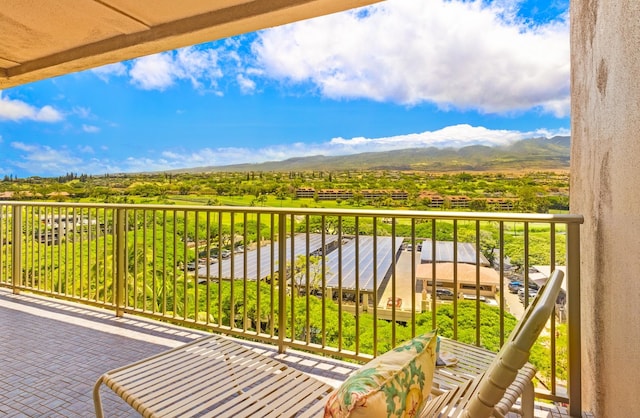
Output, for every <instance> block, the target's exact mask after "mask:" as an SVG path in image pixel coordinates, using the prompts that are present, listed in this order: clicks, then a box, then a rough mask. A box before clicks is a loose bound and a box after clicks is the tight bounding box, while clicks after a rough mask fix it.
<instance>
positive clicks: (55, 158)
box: [11, 142, 82, 174]
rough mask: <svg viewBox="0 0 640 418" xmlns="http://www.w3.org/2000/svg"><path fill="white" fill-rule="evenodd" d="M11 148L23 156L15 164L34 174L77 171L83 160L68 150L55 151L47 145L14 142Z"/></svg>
mask: <svg viewBox="0 0 640 418" xmlns="http://www.w3.org/2000/svg"><path fill="white" fill-rule="evenodd" d="M11 146H12V147H13V148H15V149H17V150H19V151H22V152H23V154H22V155H21V156H20V160H19V161H14V162H13V164H14V165H15V166H17V167H19V168H22V169H23V170H26V171H28V172H32V173H40V174H43V173H51V174H60V173H65V172H67V171H76V168H77V167H78V166H79V165H80V164H81V162H82V160H81V159H80V158H78V157H75V156H74V155H73V154H72V153H71V151H69V150H68V149H66V148H61V149H54V148H52V147H49V146H46V145H31V144H26V143H23V142H12V143H11Z"/></svg>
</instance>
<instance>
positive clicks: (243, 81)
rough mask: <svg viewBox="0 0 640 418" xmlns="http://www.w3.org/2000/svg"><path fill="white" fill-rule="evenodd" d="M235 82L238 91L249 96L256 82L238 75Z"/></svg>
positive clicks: (254, 88)
mask: <svg viewBox="0 0 640 418" xmlns="http://www.w3.org/2000/svg"><path fill="white" fill-rule="evenodd" d="M236 81H237V82H238V85H239V86H240V91H241V92H242V93H244V94H251V93H253V92H254V91H255V90H256V82H255V81H253V80H252V79H250V78H248V77H246V76H245V75H243V74H238V75H237V76H236Z"/></svg>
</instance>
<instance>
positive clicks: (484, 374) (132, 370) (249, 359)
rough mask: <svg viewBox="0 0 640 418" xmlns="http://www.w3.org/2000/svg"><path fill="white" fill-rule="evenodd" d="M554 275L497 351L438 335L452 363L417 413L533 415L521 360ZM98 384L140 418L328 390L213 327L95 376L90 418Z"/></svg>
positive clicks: (282, 411)
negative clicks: (519, 408) (185, 341)
mask: <svg viewBox="0 0 640 418" xmlns="http://www.w3.org/2000/svg"><path fill="white" fill-rule="evenodd" d="M562 278H563V273H562V272H561V271H559V270H556V271H554V273H553V274H552V275H551V277H550V278H549V280H548V282H547V283H546V284H545V285H544V286H543V287H542V288H541V289H540V291H539V292H538V296H537V297H536V298H535V299H534V301H533V302H532V304H531V305H530V306H529V308H528V309H527V310H526V312H525V315H524V317H523V318H522V320H521V321H520V322H519V323H518V325H517V326H516V328H515V329H514V331H513V332H512V333H511V334H510V336H509V339H508V341H507V342H506V343H505V345H504V346H503V347H502V349H501V350H500V352H499V353H498V354H497V355H496V354H494V353H492V352H489V351H487V350H483V349H481V348H478V347H474V346H470V345H468V344H464V343H460V342H457V341H453V340H447V339H443V341H442V350H443V351H449V352H452V353H454V354H455V355H456V356H457V357H458V359H459V362H458V364H457V365H456V366H455V367H451V368H449V367H447V368H439V369H436V372H435V374H434V388H433V394H434V398H433V399H431V400H430V401H429V402H428V403H427V405H426V406H425V408H424V409H423V411H421V413H420V416H421V417H434V416H443V417H453V416H464V417H473V418H479V417H489V416H496V417H502V416H504V415H506V414H507V413H508V412H509V410H511V409H512V408H513V406H514V404H515V403H516V400H517V399H518V398H520V397H521V398H522V404H523V409H522V411H521V413H522V415H523V416H524V417H530V416H533V397H534V395H533V384H532V379H533V376H534V375H535V368H534V367H533V366H531V365H530V364H528V363H527V360H528V358H529V351H530V349H531V346H532V345H533V343H534V342H535V340H536V339H537V337H538V335H539V334H540V332H541V331H542V329H543V328H544V326H545V324H546V322H547V320H548V318H549V316H550V314H551V313H552V312H553V307H554V306H555V301H556V298H557V296H558V293H559V291H560V284H561V282H562ZM103 384H104V385H106V386H107V387H109V388H110V389H112V390H113V391H114V392H115V393H116V394H117V395H118V396H120V397H121V398H122V399H123V400H125V401H126V402H127V403H128V404H129V405H131V406H132V407H133V408H134V409H135V410H136V411H138V412H139V413H140V414H141V415H142V416H144V417H179V416H180V417H183V416H189V417H194V416H202V417H252V416H253V417H255V416H260V417H279V416H299V417H313V416H319V415H320V414H321V411H322V410H323V408H324V401H323V400H324V398H325V397H327V396H328V395H329V394H330V393H331V392H332V391H333V390H335V389H334V388H333V387H332V386H330V385H328V384H326V383H323V382H321V381H319V380H317V379H316V378H313V377H311V376H309V375H307V374H305V373H302V372H300V371H298V370H295V369H293V368H291V367H289V366H287V365H285V364H283V363H281V362H279V361H277V360H274V359H272V358H269V357H266V356H263V355H261V354H259V353H256V352H254V351H252V350H250V349H248V348H246V347H244V346H242V345H240V344H238V343H236V342H234V341H231V340H230V339H228V338H226V337H223V336H220V335H216V334H213V335H211V336H207V337H203V338H200V339H198V340H195V341H193V342H191V343H188V344H185V345H183V346H180V347H177V348H174V349H172V350H169V351H166V352H164V353H161V354H158V355H156V356H153V357H149V358H147V359H144V360H141V361H139V362H136V363H133V364H130V365H127V366H124V367H121V368H118V369H115V370H111V371H109V372H107V373H105V374H103V375H102V376H100V378H99V379H98V381H97V382H96V384H95V386H94V390H93V398H94V405H95V411H96V416H97V417H98V418H102V417H103V411H102V402H101V398H100V387H101V385H103Z"/></svg>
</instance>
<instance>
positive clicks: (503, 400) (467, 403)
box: [421, 270, 564, 418]
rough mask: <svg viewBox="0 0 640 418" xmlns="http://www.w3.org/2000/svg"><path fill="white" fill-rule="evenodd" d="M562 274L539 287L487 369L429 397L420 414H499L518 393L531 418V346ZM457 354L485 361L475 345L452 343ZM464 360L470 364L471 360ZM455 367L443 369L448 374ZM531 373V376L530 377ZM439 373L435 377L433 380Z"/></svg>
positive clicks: (550, 307) (551, 305) (557, 272)
mask: <svg viewBox="0 0 640 418" xmlns="http://www.w3.org/2000/svg"><path fill="white" fill-rule="evenodd" d="M563 276H564V274H563V273H562V272H561V271H560V270H555V271H554V272H553V274H552V275H551V277H550V278H549V280H548V281H547V283H546V284H545V285H544V286H542V287H541V288H540V290H539V291H538V296H537V297H536V298H535V299H534V300H533V301H532V303H531V305H529V307H528V308H527V310H526V311H525V314H524V316H523V318H522V319H521V320H520V321H519V322H518V325H516V328H515V329H514V330H513V331H512V332H511V334H510V335H509V339H508V340H507V341H506V342H505V344H504V345H503V346H502V349H501V350H500V351H499V352H498V354H497V355H495V356H494V358H493V360H492V362H491V363H490V364H489V366H488V368H487V370H486V372H484V373H481V374H480V375H478V376H476V377H472V376H473V375H472V374H469V375H468V376H469V380H467V381H466V382H464V381H460V382H459V386H457V387H454V388H452V389H451V390H449V391H446V392H443V393H442V394H441V395H440V396H437V397H435V398H434V399H433V400H431V401H430V402H429V403H428V404H427V405H426V407H425V408H424V409H423V411H422V413H421V416H422V417H437V416H442V417H473V418H483V417H490V416H495V417H502V416H504V415H506V414H507V413H508V412H509V410H510V409H511V407H512V406H513V405H514V403H515V401H516V399H517V398H518V396H517V395H518V394H520V395H522V397H523V399H522V403H523V410H522V411H521V414H522V415H523V416H525V417H533V385H532V384H531V378H532V377H533V374H532V372H534V371H535V369H534V368H533V366H531V365H530V364H528V363H527V361H528V359H529V354H530V351H531V347H532V346H533V344H534V343H535V341H536V339H537V338H538V336H539V335H540V332H541V331H542V330H543V329H544V327H545V325H546V323H547V321H548V320H549V317H550V315H551V313H552V312H553V308H554V307H555V304H556V299H557V298H558V294H559V293H560V285H561V284H562V279H563ZM451 344H452V345H451V346H449V347H451V348H454V347H455V350H456V352H457V353H459V354H458V355H464V352H465V351H469V354H470V357H471V358H474V357H476V358H478V361H477V362H476V363H478V364H482V362H483V361H486V360H484V359H486V354H484V353H483V352H482V350H480V349H478V348H477V347H472V346H468V345H465V344H462V343H458V342H451ZM465 346H466V348H465ZM465 362H469V363H473V361H471V360H465ZM451 372H455V369H454V370H448V371H443V372H442V373H451ZM529 376H531V377H529ZM437 379H438V376H437V374H436V376H434V381H436V380H437Z"/></svg>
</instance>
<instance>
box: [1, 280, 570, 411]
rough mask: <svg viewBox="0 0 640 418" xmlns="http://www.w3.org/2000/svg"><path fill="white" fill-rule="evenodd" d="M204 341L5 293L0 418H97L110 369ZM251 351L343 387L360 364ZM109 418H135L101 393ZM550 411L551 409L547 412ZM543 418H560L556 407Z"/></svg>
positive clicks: (267, 349) (153, 324)
mask: <svg viewBox="0 0 640 418" xmlns="http://www.w3.org/2000/svg"><path fill="white" fill-rule="evenodd" d="M202 335H204V333H203V332H200V331H194V330H189V329H185V328H180V327H176V326H172V325H168V324H164V323H161V322H157V321H152V320H147V319H145V318H139V317H132V316H129V315H125V317H124V318H117V317H116V316H115V314H114V312H112V311H106V310H101V309H95V308H92V307H87V306H84V305H80V304H73V303H67V302H63V301H58V300H54V299H48V298H42V297H38V296H33V295H29V294H22V295H13V294H12V293H11V292H9V291H7V290H6V289H0V352H1V353H2V355H1V356H0V387H1V388H2V390H0V416H3V417H91V416H94V410H93V399H92V390H93V385H94V383H95V381H96V380H97V379H98V377H99V376H100V375H101V374H102V373H104V372H105V371H107V370H110V369H113V368H116V367H119V366H122V365H125V364H128V363H131V362H133V361H136V360H140V359H142V358H145V357H148V356H151V355H153V354H156V353H159V352H161V351H165V350H166V349H168V348H170V347H175V346H177V345H180V344H183V343H185V342H188V341H190V340H192V339H194V338H198V337H200V336H202ZM242 343H243V344H247V345H251V347H253V348H254V349H258V350H261V351H262V352H263V353H264V354H265V355H270V356H274V357H276V358H278V359H279V360H280V361H283V362H286V363H288V364H290V365H293V366H294V367H295V368H297V369H299V370H302V371H305V372H307V373H310V374H313V375H315V376H316V377H318V378H321V379H323V380H325V381H328V382H329V383H331V384H334V385H337V384H339V383H340V382H341V381H343V380H344V379H345V378H346V377H347V376H348V375H349V373H351V372H352V371H353V370H355V369H356V368H357V367H358V366H357V365H354V364H349V363H345V362H341V361H336V360H331V359H326V358H322V357H318V356H314V355H310V354H307V353H300V352H296V351H293V350H289V351H288V352H287V354H285V355H279V354H278V353H277V352H276V350H275V347H272V346H267V345H263V344H257V343H255V344H254V343H247V342H245V341H242ZM101 393H102V396H103V402H104V409H105V413H106V416H108V417H136V416H138V415H137V414H136V413H135V412H133V410H132V409H131V408H130V407H129V406H128V405H127V404H125V403H124V402H123V401H122V400H121V399H120V398H118V397H117V396H115V395H113V394H112V393H111V391H110V390H108V389H104V388H103V390H102V391H101ZM544 409H546V408H544ZM544 409H543V408H542V407H541V408H540V409H539V410H537V411H536V416H538V417H548V416H553V417H561V416H563V414H562V413H563V411H562V410H561V409H558V408H551V409H550V410H548V411H547V410H544Z"/></svg>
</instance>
